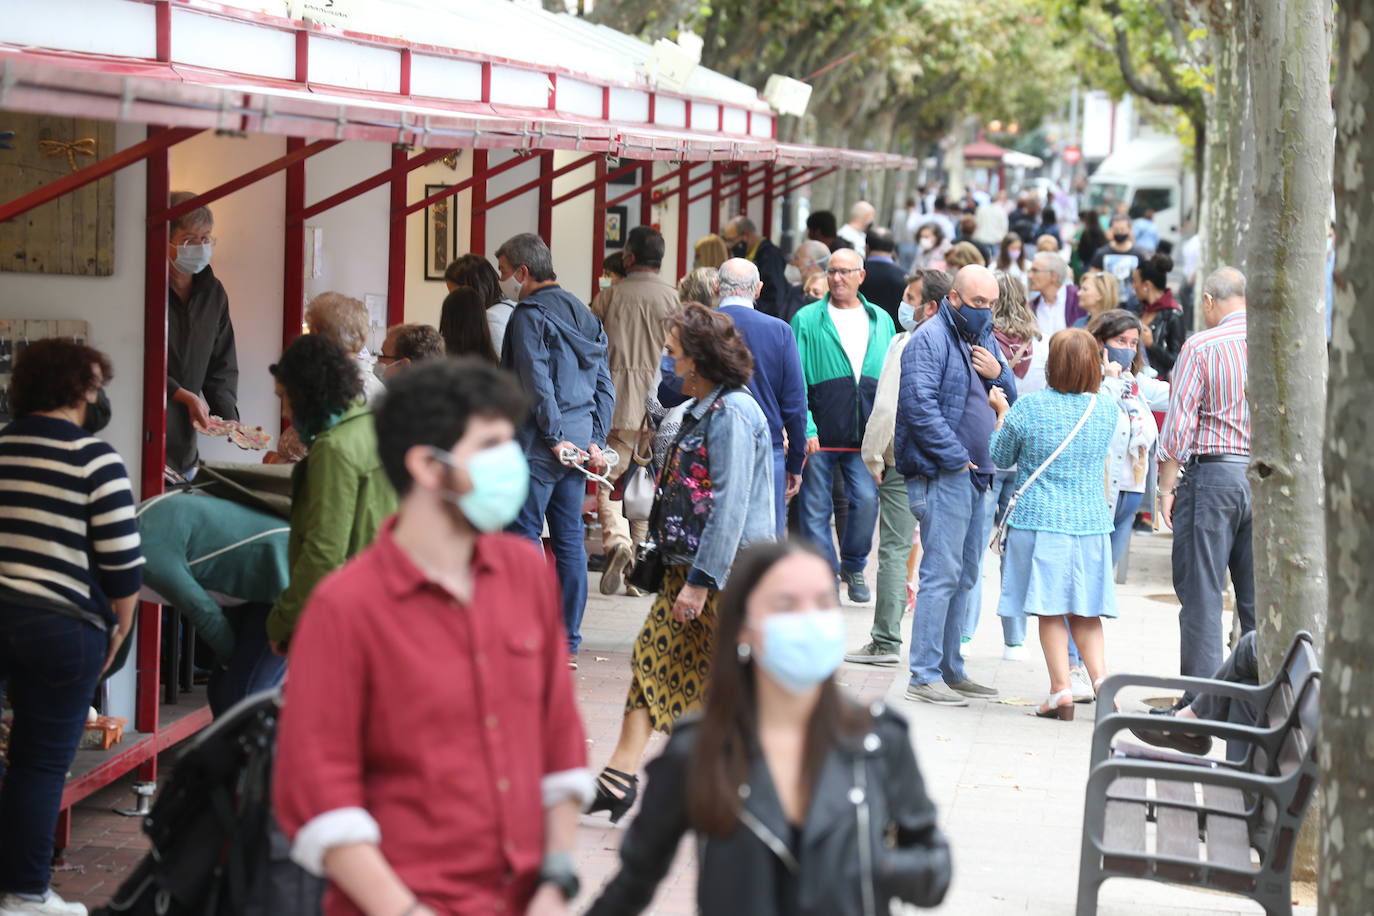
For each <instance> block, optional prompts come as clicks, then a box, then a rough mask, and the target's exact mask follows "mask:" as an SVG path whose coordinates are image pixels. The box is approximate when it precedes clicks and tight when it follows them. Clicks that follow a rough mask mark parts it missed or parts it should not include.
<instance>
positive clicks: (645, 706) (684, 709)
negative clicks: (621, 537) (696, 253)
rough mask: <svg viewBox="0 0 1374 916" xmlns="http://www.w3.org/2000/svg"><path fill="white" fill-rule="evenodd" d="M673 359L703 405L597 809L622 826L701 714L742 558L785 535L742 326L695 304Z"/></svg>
mask: <svg viewBox="0 0 1374 916" xmlns="http://www.w3.org/2000/svg"><path fill="white" fill-rule="evenodd" d="M666 350H667V353H668V356H670V357H671V358H672V359H673V360H674V364H675V369H674V371H675V373H676V375H677V376H678V377H679V378H681V379H682V391H683V393H684V394H686V395H688V396H690V397H691V398H693V400H691V401H689V402H688V403H687V405H686V407H687V413H686V415H685V416H684V417H683V419H682V428H681V430H680V431H679V433H678V438H677V442H676V445H675V446H674V447H673V448H672V449H670V450H669V454H668V457H667V463H666V465H665V466H664V468H663V472H662V474H661V475H660V477H659V482H658V493H657V495H656V497H655V507H654V519H653V527H652V529H651V530H650V532H649V537H650V539H651V540H653V541H654V543H656V544H657V545H658V548H659V551H660V553H661V554H662V556H663V558H664V560H665V562H666V564H667V572H666V574H665V575H664V578H663V585H662V587H661V588H660V589H659V593H658V596H657V597H656V598H655V599H654V604H653V607H652V608H651V609H650V611H649V617H648V619H647V620H646V621H645V622H644V628H643V629H642V630H641V631H640V634H639V638H638V639H636V640H635V646H634V653H633V658H632V661H631V669H630V670H631V676H632V680H631V682H630V690H629V696H628V697H627V698H626V700H625V718H624V720H623V721H622V723H621V726H620V740H619V742H618V743H617V744H616V749H615V752H614V753H613V754H612V755H611V759H610V762H609V763H608V764H607V766H606V768H605V769H604V770H602V771H601V777H600V779H599V780H598V783H597V799H596V801H595V802H593V804H592V806H591V808H590V809H589V810H591V811H609V812H610V813H611V821H612V823H614V822H615V821H618V820H620V818H621V817H622V816H623V815H624V814H625V812H626V811H628V810H629V808H630V805H632V804H633V803H634V800H635V795H636V793H637V791H638V788H637V786H638V781H639V777H638V775H637V773H638V771H639V759H640V757H641V756H642V755H643V753H644V747H645V745H646V744H648V741H649V736H650V734H652V732H653V730H654V729H658V730H659V731H661V732H671V731H672V728H673V723H674V722H676V721H677V720H678V719H679V718H681V717H682V716H683V715H684V714H686V713H689V712H693V711H694V710H696V709H697V708H698V707H699V706H700V705H701V702H702V698H703V695H704V694H705V692H706V687H707V680H708V678H709V676H710V672H711V652H712V647H713V645H714V643H715V633H716V600H717V598H718V596H719V594H720V589H722V588H724V587H725V579H726V576H727V575H728V573H729V571H730V567H731V565H733V564H734V562H735V554H736V553H738V552H739V550H740V549H741V548H743V547H745V546H747V545H749V544H752V543H755V542H757V541H768V540H772V539H773V538H774V537H775V535H776V532H777V526H776V525H775V524H774V520H773V440H772V434H771V433H770V432H769V429H768V421H767V420H766V419H765V417H764V415H763V410H762V409H761V408H760V407H759V405H758V404H757V403H756V402H755V401H754V398H753V396H752V395H750V394H749V391H748V389H746V388H745V385H746V384H747V383H748V381H749V376H750V374H751V372H752V369H753V358H752V357H751V356H750V354H749V349H748V347H746V346H745V344H744V339H743V338H742V337H741V336H740V334H739V332H738V331H737V330H736V329H735V325H734V322H733V321H731V320H730V317H729V316H728V315H723V314H721V313H720V312H717V311H714V310H712V309H708V308H707V307H705V306H704V305H700V304H698V303H695V302H689V303H687V304H686V305H685V306H684V307H683V309H682V311H680V312H678V313H676V314H674V315H672V316H671V317H670V318H669V319H668V329H667V340H666Z"/></svg>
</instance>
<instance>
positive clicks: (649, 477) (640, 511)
mask: <svg viewBox="0 0 1374 916" xmlns="http://www.w3.org/2000/svg"><path fill="white" fill-rule="evenodd" d="M630 462H631V463H632V464H633V465H634V467H633V468H632V469H631V471H630V479H629V480H627V481H625V489H624V491H623V493H622V496H621V501H622V503H623V506H622V508H623V510H624V512H625V518H626V520H627V521H631V522H642V521H647V520H648V518H649V512H650V511H651V510H652V509H653V508H654V490H655V489H656V487H655V486H654V475H653V474H652V473H650V471H649V464H648V462H647V461H645V462H642V463H641V462H640V460H639V456H638V455H633V454H632V455H631V457H630Z"/></svg>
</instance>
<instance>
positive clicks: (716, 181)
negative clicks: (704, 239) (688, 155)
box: [687, 105, 725, 235]
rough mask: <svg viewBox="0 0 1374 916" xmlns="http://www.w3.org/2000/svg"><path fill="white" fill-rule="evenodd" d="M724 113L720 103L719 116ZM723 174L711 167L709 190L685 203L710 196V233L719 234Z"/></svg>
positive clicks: (723, 107)
mask: <svg viewBox="0 0 1374 916" xmlns="http://www.w3.org/2000/svg"><path fill="white" fill-rule="evenodd" d="M724 114H725V106H724V105H721V106H720V115H721V118H723V117H724ZM721 118H717V119H716V120H717V121H720V120H721ZM724 174H725V171H724V169H722V168H720V167H719V166H718V167H716V168H714V169H712V170H711V190H710V191H707V192H705V193H703V194H698V195H697V196H696V197H694V198H692V199H691V200H689V201H687V203H689V204H694V203H696V202H697V201H699V200H701V199H702V198H703V197H710V198H711V222H710V226H711V234H712V235H720V184H721V181H720V179H721V176H722V175H724Z"/></svg>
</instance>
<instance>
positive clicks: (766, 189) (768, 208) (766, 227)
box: [763, 168, 786, 238]
mask: <svg viewBox="0 0 1374 916" xmlns="http://www.w3.org/2000/svg"><path fill="white" fill-rule="evenodd" d="M784 171H786V170H784ZM775 174H777V173H776V172H775V170H774V169H772V168H769V169H768V170H767V171H765V172H764V173H763V236H764V238H772V237H773V176H774V175H775Z"/></svg>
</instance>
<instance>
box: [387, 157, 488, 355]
mask: <svg viewBox="0 0 1374 916" xmlns="http://www.w3.org/2000/svg"><path fill="white" fill-rule="evenodd" d="M411 155H414V152H412V153H411ZM457 165H458V167H457V168H456V169H451V168H449V167H448V166H446V165H444V164H443V163H442V162H435V163H432V164H430V165H427V166H424V167H423V168H418V169H416V170H415V171H413V172H411V173H410V176H409V178H408V179H407V182H406V200H407V202H409V203H415V202H417V201H420V200H423V199H424V196H425V185H427V184H458V183H459V182H462V181H466V180H467V179H469V178H471V177H472V150H470V149H465V150H460V151H459V153H458V163H457ZM471 200H472V191H471V190H468V191H463V192H461V193H459V194H457V195H456V196H454V197H450V198H449V202H450V207H449V209H450V212H452V213H453V214H454V217H453V218H454V224H455V225H456V226H457V231H458V244H457V251H458V253H459V254H463V253H465V252H466V251H467V250H468V214H469V213H471V212H472V205H471V203H470V201H471ZM388 219H389V217H388ZM385 225H387V224H386V223H383V226H385ZM381 231H382V232H383V233H385V232H386V229H385V228H383V229H382V230H381ZM487 237H488V238H490V237H491V236H490V235H488V236H487ZM377 250H378V252H380V254H381V257H382V263H383V269H385V264H386V237H385V234H383V236H382V237H381V240H380V241H379V242H378V246H377ZM493 250H495V249H494V248H493ZM405 287H406V310H405V318H406V321H407V322H412V323H419V324H432V325H434V326H435V327H436V328H437V327H438V326H439V310H440V309H442V308H443V305H444V297H445V296H446V295H448V288H447V287H446V286H444V281H443V280H426V279H425V211H424V210H420V211H418V212H416V213H412V214H411V215H410V216H408V217H406V264H405Z"/></svg>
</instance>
